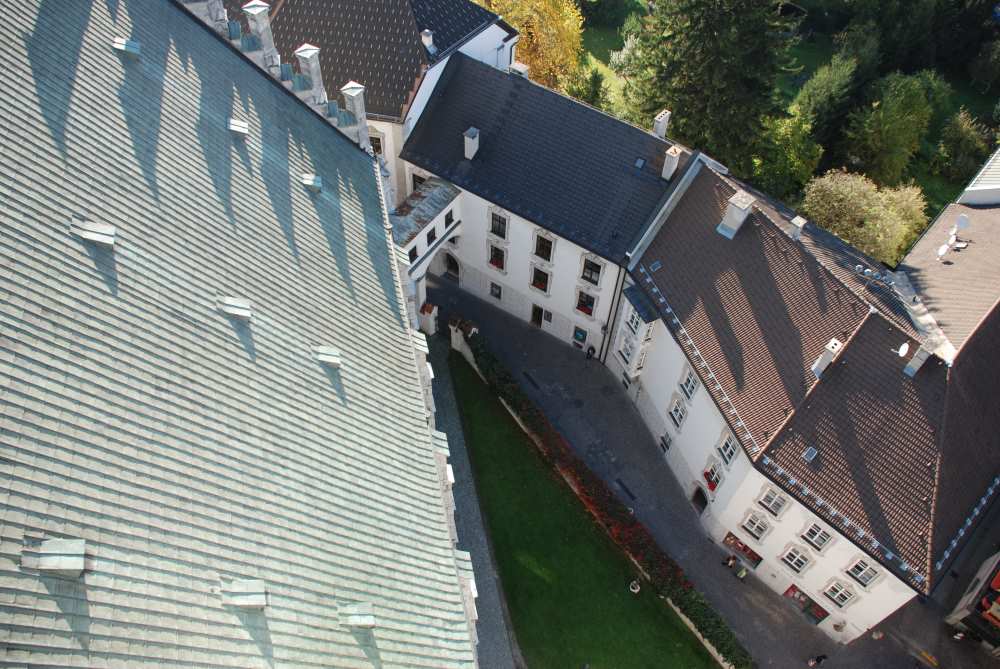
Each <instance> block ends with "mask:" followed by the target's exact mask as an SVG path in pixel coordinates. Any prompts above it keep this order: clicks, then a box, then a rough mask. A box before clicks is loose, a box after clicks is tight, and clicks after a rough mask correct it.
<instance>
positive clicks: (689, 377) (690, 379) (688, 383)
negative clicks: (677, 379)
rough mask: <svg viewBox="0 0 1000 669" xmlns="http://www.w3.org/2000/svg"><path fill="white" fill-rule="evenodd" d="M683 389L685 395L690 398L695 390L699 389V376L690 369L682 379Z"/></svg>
mask: <svg viewBox="0 0 1000 669" xmlns="http://www.w3.org/2000/svg"><path fill="white" fill-rule="evenodd" d="M681 390H683V391H684V397H686V398H688V399H691V398H692V397H694V391H696V390H698V377H697V376H695V375H694V372H693V371H692V370H690V369H689V370H687V373H686V374H685V375H684V378H683V379H681Z"/></svg>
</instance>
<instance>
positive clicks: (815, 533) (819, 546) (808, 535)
mask: <svg viewBox="0 0 1000 669" xmlns="http://www.w3.org/2000/svg"><path fill="white" fill-rule="evenodd" d="M802 538H803V539H805V540H806V541H808V542H809V544H810V545H811V546H812V547H813V548H815V549H816V550H818V551H819V550H823V547H824V546H826V545H827V544H828V543H829V542H830V539H831V538H832V537H831V536H830V533H829V532H827V531H826V530H824V529H823V528H822V527H820V526H819V525H817V524H816V523H813V524H812V525H810V526H809V529H808V530H806V532H805V534H803V535H802Z"/></svg>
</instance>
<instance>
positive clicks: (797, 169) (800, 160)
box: [753, 107, 823, 199]
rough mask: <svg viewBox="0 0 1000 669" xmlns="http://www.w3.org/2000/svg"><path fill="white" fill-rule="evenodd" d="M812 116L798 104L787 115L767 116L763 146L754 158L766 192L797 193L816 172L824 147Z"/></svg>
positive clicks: (757, 179) (756, 174) (755, 170)
mask: <svg viewBox="0 0 1000 669" xmlns="http://www.w3.org/2000/svg"><path fill="white" fill-rule="evenodd" d="M810 130H811V127H810V123H809V118H808V117H806V116H805V115H803V114H802V113H801V112H800V111H799V110H798V109H796V108H795V107H793V108H792V110H791V114H790V115H789V116H785V117H775V116H770V117H767V118H765V119H764V132H763V135H762V136H761V141H760V147H759V149H758V152H757V154H756V155H754V158H753V180H754V183H755V184H756V185H757V186H759V187H760V188H761V190H763V191H764V192H766V193H768V194H770V195H775V196H777V197H780V198H784V199H788V198H791V197H794V196H797V195H798V194H799V193H800V192H801V191H802V187H803V186H804V185H805V184H806V182H807V181H809V178H810V177H811V176H812V175H813V172H815V171H816V166H817V165H819V159H820V156H822V155H823V147H822V146H820V145H819V144H817V143H816V141H815V140H813V138H812V134H811V132H810Z"/></svg>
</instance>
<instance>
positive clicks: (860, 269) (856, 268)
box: [854, 265, 865, 274]
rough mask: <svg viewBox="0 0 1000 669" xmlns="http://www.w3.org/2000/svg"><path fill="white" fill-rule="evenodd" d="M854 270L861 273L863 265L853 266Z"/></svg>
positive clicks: (863, 269)
mask: <svg viewBox="0 0 1000 669" xmlns="http://www.w3.org/2000/svg"><path fill="white" fill-rule="evenodd" d="M854 271H855V272H857V273H858V274H861V273H862V272H864V271H865V266H864V265H855V266H854Z"/></svg>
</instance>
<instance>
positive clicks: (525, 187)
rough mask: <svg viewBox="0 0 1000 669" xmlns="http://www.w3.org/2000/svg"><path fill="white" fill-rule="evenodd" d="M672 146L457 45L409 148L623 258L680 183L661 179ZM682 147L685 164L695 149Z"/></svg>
mask: <svg viewBox="0 0 1000 669" xmlns="http://www.w3.org/2000/svg"><path fill="white" fill-rule="evenodd" d="M470 127H476V128H478V129H479V133H480V139H479V152H478V153H477V154H476V156H475V157H474V158H473V160H471V161H469V160H465V154H464V140H463V137H462V133H464V132H465V131H466V130H467V129H468V128H470ZM670 146H671V144H670V143H669V142H665V141H663V140H661V139H658V138H657V137H655V136H654V135H652V134H650V133H648V132H645V131H644V130H641V129H639V128H637V127H635V126H632V125H629V124H627V123H624V122H622V121H620V120H618V119H616V118H614V117H612V116H609V115H607V114H604V113H603V112H600V111H598V110H596V109H594V108H592V107H589V106H587V105H585V104H581V103H579V102H577V101H575V100H573V99H571V98H568V97H566V96H563V95H560V94H559V93H556V92H554V91H551V90H549V89H547V88H544V87H543V86H539V85H537V84H535V83H533V82H531V81H529V80H527V79H525V78H523V77H520V76H518V75H514V74H509V73H507V72H502V71H500V70H497V69H495V68H492V67H490V66H488V65H485V64H483V63H480V62H478V61H476V60H473V59H472V58H469V57H467V56H465V55H463V54H460V53H457V54H455V55H454V56H452V58H451V59H450V60H449V61H448V65H447V66H446V68H445V71H444V73H443V74H442V75H441V79H440V80H439V81H438V84H437V86H436V87H435V89H434V92H433V94H432V95H431V98H430V100H429V101H428V103H427V107H426V108H425V109H424V112H423V113H422V114H421V116H420V120H419V121H418V123H417V125H416V127H415V128H414V129H413V132H412V133H411V134H410V137H409V139H408V140H407V142H406V144H405V146H404V147H403V151H402V153H401V156H402V157H403V159H405V160H408V161H409V162H411V163H413V164H415V165H417V166H419V167H422V168H424V169H426V170H428V171H430V172H432V173H434V174H436V175H438V176H440V177H442V178H445V179H448V180H449V181H451V182H452V183H454V184H456V185H458V186H461V187H462V188H463V189H465V190H468V191H470V192H472V193H475V194H476V195H479V196H480V197H482V198H484V199H486V200H489V201H490V202H493V203H495V204H498V205H500V206H501V207H504V208H505V209H508V210H509V211H511V212H513V213H515V214H517V215H518V216H522V217H523V218H526V219H528V220H531V221H533V222H535V223H538V224H539V225H542V226H544V227H545V228H547V229H548V230H551V231H552V232H554V233H556V234H558V235H560V236H561V237H564V238H566V239H569V240H570V241H572V242H574V243H576V244H579V245H580V246H582V247H584V248H586V249H588V250H589V251H592V252H594V253H597V254H598V255H601V256H603V257H605V258H608V259H610V260H612V261H614V262H618V263H623V262H624V258H625V252H626V251H628V250H629V249H630V248H631V246H632V244H633V242H634V241H635V240H636V239H637V238H638V236H639V235H640V233H641V232H642V231H643V229H644V228H645V226H646V224H647V222H648V221H650V220H651V219H652V217H653V216H654V214H655V213H656V211H658V209H659V207H660V205H661V204H662V202H663V201H664V198H665V196H666V195H667V193H668V191H669V189H670V187H671V185H672V184H671V183H668V182H666V181H664V180H663V179H661V178H660V171H661V169H662V167H663V158H664V153H665V152H666V150H667V149H668V148H669V147H670ZM684 155H685V159H684V160H682V163H683V162H685V161H686V160H688V159H689V157H690V155H689V154H688V153H687V152H685V154H684ZM640 159H641V160H642V161H643V162H642V165H641V166H639V167H637V166H636V161H637V160H640ZM683 168H684V165H683V164H682V165H681V166H680V167H679V168H678V170H677V173H676V175H675V177H674V178H673V179H672V180H671V181H672V182H674V183H675V182H677V181H678V180H679V175H680V174H682V173H683Z"/></svg>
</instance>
